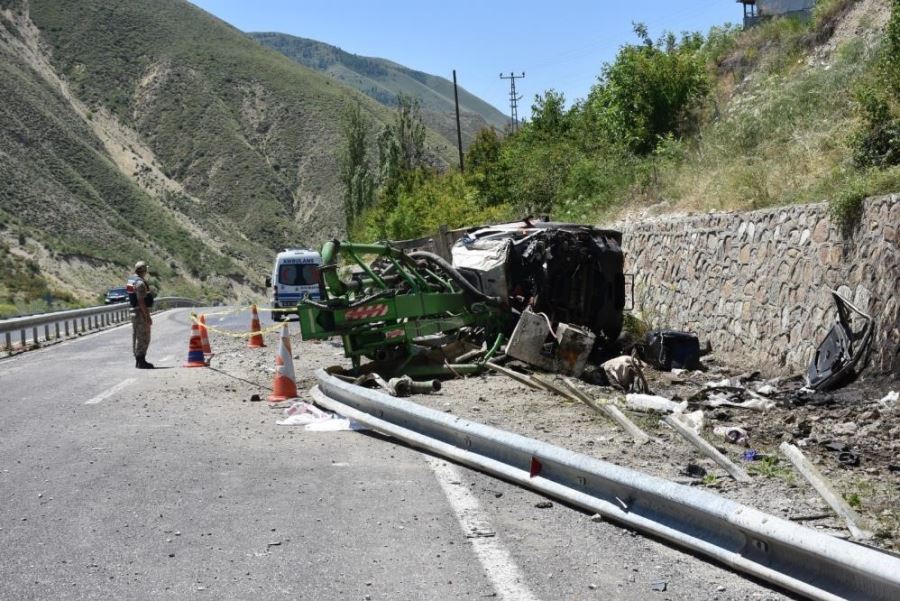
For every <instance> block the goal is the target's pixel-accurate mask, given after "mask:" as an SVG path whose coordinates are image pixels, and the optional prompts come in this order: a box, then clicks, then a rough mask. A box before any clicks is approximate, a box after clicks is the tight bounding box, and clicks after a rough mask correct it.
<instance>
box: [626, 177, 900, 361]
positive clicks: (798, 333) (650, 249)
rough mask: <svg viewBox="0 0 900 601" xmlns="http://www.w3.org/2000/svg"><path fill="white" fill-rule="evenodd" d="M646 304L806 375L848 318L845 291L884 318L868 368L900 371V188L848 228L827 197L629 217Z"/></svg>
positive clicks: (720, 349)
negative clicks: (736, 209) (841, 307)
mask: <svg viewBox="0 0 900 601" xmlns="http://www.w3.org/2000/svg"><path fill="white" fill-rule="evenodd" d="M618 227H619V228H621V229H622V231H623V233H624V247H625V252H626V259H625V265H626V270H627V271H629V272H631V273H634V274H635V295H634V296H635V306H636V309H637V310H638V312H639V313H640V314H641V315H642V316H643V317H644V318H645V319H646V320H647V321H648V322H650V323H651V325H654V326H661V327H667V328H672V329H680V330H686V331H693V332H696V333H697V334H698V335H699V336H700V338H701V344H705V343H706V341H709V342H710V343H711V345H712V348H713V350H714V352H715V353H716V354H717V355H719V356H720V357H722V358H724V359H728V360H729V361H731V362H734V363H736V364H739V365H745V366H747V368H762V369H764V370H765V371H767V372H769V373H781V374H791V373H800V372H803V371H805V369H806V367H807V365H808V364H809V361H810V359H811V358H812V356H813V353H814V350H815V348H816V346H817V345H818V344H819V342H820V341H821V340H822V338H823V337H824V336H825V335H826V333H827V332H828V330H829V329H830V328H831V326H832V324H833V323H834V322H835V319H836V317H837V314H836V311H835V307H834V302H833V301H832V298H831V293H830V290H832V289H834V290H837V291H838V292H839V293H841V294H842V295H843V296H844V297H845V298H847V299H848V300H850V301H851V302H853V303H854V304H855V305H856V306H858V307H859V308H861V309H862V310H863V311H866V312H868V313H869V314H870V315H871V316H872V317H873V318H874V319H875V335H874V343H873V348H872V354H871V356H870V360H869V365H868V368H867V373H872V374H876V373H877V374H885V373H887V374H893V375H894V376H895V377H896V376H897V375H898V373H900V356H898V349H900V250H898V240H900V195H897V194H893V195H889V196H881V197H876V198H870V199H867V200H866V201H865V203H864V208H863V212H862V216H861V219H860V220H859V222H858V224H857V225H856V226H855V227H854V228H853V230H852V231H849V232H847V233H844V232H843V231H842V228H841V227H840V226H839V225H836V224H834V223H833V222H832V221H831V219H830V218H829V215H828V210H827V206H826V205H825V204H824V203H823V204H809V205H793V206H788V207H781V208H775V209H765V210H759V211H753V212H749V213H712V214H705V215H696V216H688V217H670V218H654V219H651V220H644V221H636V222H625V223H621V224H618Z"/></svg>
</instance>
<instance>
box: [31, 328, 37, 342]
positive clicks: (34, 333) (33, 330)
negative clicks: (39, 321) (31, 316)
mask: <svg viewBox="0 0 900 601" xmlns="http://www.w3.org/2000/svg"><path fill="white" fill-rule="evenodd" d="M31 338H32V342H34V343H35V344H37V343H38V333H37V326H34V327H33V328H31Z"/></svg>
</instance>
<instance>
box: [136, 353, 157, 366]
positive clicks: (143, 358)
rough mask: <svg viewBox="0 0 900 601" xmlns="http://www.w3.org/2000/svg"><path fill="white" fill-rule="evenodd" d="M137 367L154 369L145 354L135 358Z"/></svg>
mask: <svg viewBox="0 0 900 601" xmlns="http://www.w3.org/2000/svg"><path fill="white" fill-rule="evenodd" d="M136 367H137V368H138V369H155V367H154V366H153V364H152V363H148V362H147V355H141V356H140V357H138V358H137V366H136Z"/></svg>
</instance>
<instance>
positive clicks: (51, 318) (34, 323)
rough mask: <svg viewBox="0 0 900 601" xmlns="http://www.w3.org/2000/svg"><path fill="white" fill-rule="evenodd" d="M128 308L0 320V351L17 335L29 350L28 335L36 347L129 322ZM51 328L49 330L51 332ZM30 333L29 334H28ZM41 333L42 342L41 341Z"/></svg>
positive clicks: (169, 301) (171, 304)
mask: <svg viewBox="0 0 900 601" xmlns="http://www.w3.org/2000/svg"><path fill="white" fill-rule="evenodd" d="M198 306H201V303H199V302H198V301H195V300H193V299H190V298H182V297H179V296H163V297H160V298H157V299H156V301H155V302H154V306H153V308H154V310H157V309H174V308H176V307H198ZM130 312H131V307H130V306H129V305H128V303H116V304H114V305H103V306H100V307H88V308H86V309H72V310H70V311H56V312H54V313H42V314H40V315H28V316H25V317H13V318H11V319H4V320H0V336H2V338H0V349H6V350H7V351H12V350H13V337H14V335H15V334H17V336H16V338H18V342H19V344H20V346H21V348H22V349H25V348H27V347H28V338H29V336H28V334H29V333H30V334H31V342H32V343H33V344H35V345H36V344H39V343H40V341H41V340H42V339H43V340H55V339H60V338H66V337H68V336H71V335H76V334H79V333H82V332H89V331H91V330H96V329H99V328H103V327H106V326H110V325H113V324H117V323H120V322H123V321H127V320H128V319H129V318H130ZM51 326H52V328H51ZM29 330H30V332H29ZM41 333H43V338H42V337H41Z"/></svg>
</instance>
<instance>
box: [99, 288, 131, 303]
mask: <svg viewBox="0 0 900 601" xmlns="http://www.w3.org/2000/svg"><path fill="white" fill-rule="evenodd" d="M127 300H128V292H127V291H126V290H125V288H110V289H109V290H107V291H106V298H105V299H104V300H103V303H104V304H106V305H112V304H115V303H124V302H125V301H127Z"/></svg>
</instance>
